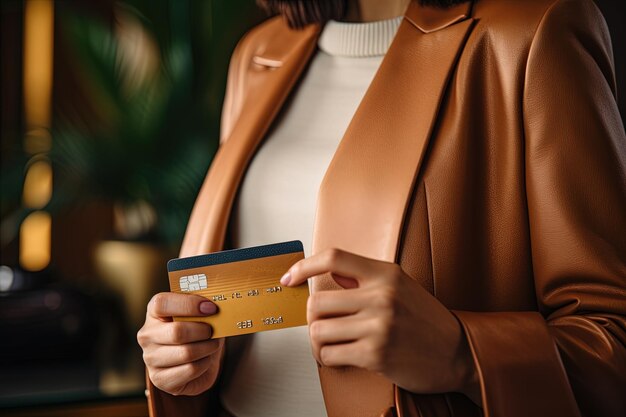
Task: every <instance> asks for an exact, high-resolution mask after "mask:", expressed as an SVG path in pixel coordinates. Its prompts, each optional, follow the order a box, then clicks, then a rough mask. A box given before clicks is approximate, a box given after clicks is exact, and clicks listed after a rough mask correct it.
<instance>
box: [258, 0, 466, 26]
mask: <svg viewBox="0 0 626 417" xmlns="http://www.w3.org/2000/svg"><path fill="white" fill-rule="evenodd" d="M466 1H468V0H419V2H420V3H421V4H424V5H429V6H435V7H444V8H445V7H449V6H452V5H455V4H459V3H464V2H466ZM257 3H258V4H259V5H260V6H261V7H262V8H263V9H265V10H266V11H267V12H268V13H272V14H281V15H283V17H284V18H285V19H287V23H288V24H289V26H291V27H292V28H301V27H303V26H306V25H308V24H309V23H325V22H327V21H328V20H331V19H333V20H339V19H341V18H342V17H343V16H344V14H345V13H346V8H347V3H348V0H257Z"/></svg>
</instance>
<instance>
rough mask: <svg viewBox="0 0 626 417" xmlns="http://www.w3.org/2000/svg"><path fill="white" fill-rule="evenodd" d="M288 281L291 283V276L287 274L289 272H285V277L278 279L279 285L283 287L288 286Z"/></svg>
mask: <svg viewBox="0 0 626 417" xmlns="http://www.w3.org/2000/svg"><path fill="white" fill-rule="evenodd" d="M290 281H291V274H290V273H289V271H287V272H286V273H285V275H283V276H282V277H281V278H280V283H281V284H283V285H289V282H290Z"/></svg>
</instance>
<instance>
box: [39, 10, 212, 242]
mask: <svg viewBox="0 0 626 417" xmlns="http://www.w3.org/2000/svg"><path fill="white" fill-rule="evenodd" d="M136 3H137V4H138V5H139V6H143V7H144V10H147V11H153V12H154V10H155V9H157V7H155V5H152V6H150V5H149V4H146V3H142V2H136ZM159 3H160V4H159V6H161V8H162V9H163V6H164V5H165V6H168V7H165V13H162V14H160V15H159V14H156V15H154V16H153V18H152V19H150V18H148V17H146V15H145V14H144V13H142V12H140V11H139V9H138V8H136V7H132V6H130V5H129V4H127V3H125V4H119V5H118V7H117V11H116V22H115V24H114V25H113V26H112V27H111V26H110V25H105V24H104V23H103V22H100V21H98V20H96V19H94V18H88V17H86V16H76V15H65V16H63V29H64V30H63V32H64V35H65V38H66V39H67V41H68V44H69V45H70V47H71V52H72V55H73V56H74V57H75V64H76V66H77V67H78V71H77V73H78V74H80V84H81V85H82V86H84V90H85V92H86V95H87V97H88V100H89V101H90V103H91V104H92V105H93V107H94V108H95V110H96V118H95V119H93V120H91V121H89V122H84V123H81V121H80V119H79V118H77V117H76V116H75V115H69V116H68V115H59V120H58V121H57V123H56V129H55V130H54V132H53V149H52V152H51V154H50V157H51V159H52V161H53V165H54V169H55V194H54V199H53V204H52V207H53V209H58V208H59V207H64V206H65V205H66V204H75V203H76V201H77V200H81V201H85V200H89V199H104V200H107V201H112V202H114V203H115V206H116V207H117V208H118V210H117V211H116V213H117V214H118V215H121V216H122V217H124V216H126V217H129V218H130V221H126V224H125V227H123V228H122V229H123V230H121V231H118V235H121V236H118V237H123V238H134V239H136V238H140V239H146V238H148V239H151V240H156V241H158V242H161V243H165V244H170V245H176V244H177V243H178V242H179V241H180V239H181V238H182V233H183V231H184V227H185V225H186V222H187V218H188V215H189V212H190V210H191V207H192V204H193V201H194V199H195V196H196V194H197V191H198V188H199V186H200V184H201V181H202V178H203V177H204V174H205V172H206V169H207V167H208V165H209V163H210V161H211V158H212V155H213V153H214V151H215V149H216V145H217V116H216V112H215V106H210V105H207V102H206V94H207V90H208V88H207V87H210V86H213V90H214V91H215V90H217V91H221V88H219V87H218V88H215V87H214V85H215V83H213V84H210V83H209V84H207V83H204V89H199V88H198V82H197V80H198V79H199V78H200V77H198V75H197V74H196V73H195V71H197V70H198V64H197V61H198V60H199V59H198V54H197V53H196V54H195V56H194V51H193V50H192V47H193V46H194V45H193V43H192V33H193V32H192V28H193V27H194V25H193V24H192V18H193V19H196V26H204V27H205V28H207V29H210V25H206V24H202V20H201V21H200V22H198V21H197V19H203V21H204V22H205V23H206V22H207V21H209V22H210V19H211V18H212V17H211V14H210V13H208V11H207V10H205V12H206V13H205V15H204V16H202V15H201V14H200V15H197V16H195V17H194V16H191V13H192V10H191V9H192V7H191V4H190V3H189V2H187V1H178V2H159ZM207 3H210V2H207ZM208 5H209V6H210V4H208ZM195 6H196V9H197V8H198V5H197V4H196V5H195ZM200 7H202V5H200ZM204 7H207V5H206V4H205V5H204ZM196 11H197V10H196ZM200 11H202V10H200ZM153 14H154V13H153ZM207 26H208V27H207ZM198 38H200V40H204V44H203V45H198V44H197V41H196V45H195V47H196V48H197V49H200V50H202V49H203V48H204V50H205V53H206V52H211V40H210V38H208V37H207V36H206V35H205V36H204V38H201V37H196V39H198ZM194 58H195V59H194ZM218 84H219V82H218ZM219 94H221V92H220V93H219ZM213 96H215V94H213ZM76 113H79V112H78V111H77V112H76ZM77 120H78V121H77ZM133 219H134V221H133Z"/></svg>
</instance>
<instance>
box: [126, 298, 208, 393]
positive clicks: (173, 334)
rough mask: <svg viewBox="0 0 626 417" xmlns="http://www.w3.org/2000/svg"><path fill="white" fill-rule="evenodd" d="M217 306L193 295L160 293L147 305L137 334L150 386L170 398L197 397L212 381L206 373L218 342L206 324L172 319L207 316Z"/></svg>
mask: <svg viewBox="0 0 626 417" xmlns="http://www.w3.org/2000/svg"><path fill="white" fill-rule="evenodd" d="M216 312H217V306H216V305H215V304H214V303H212V302H210V301H208V300H207V299H206V298H204V297H200V296H198V295H193V294H176V293H170V292H163V293H159V294H156V295H155V296H154V297H152V300H150V302H149V303H148V311H147V313H146V322H145V323H144V325H143V327H142V328H141V329H140V330H139V332H138V333H137V341H138V342H139V345H140V346H141V348H142V349H143V360H144V362H145V363H146V367H147V368H148V375H149V376H150V380H151V381H152V383H153V384H154V385H155V386H156V387H157V388H159V389H160V390H162V391H165V392H167V393H169V394H173V395H198V394H201V393H203V392H204V391H206V390H207V389H209V388H210V387H211V386H210V384H211V383H212V381H210V380H209V375H208V374H207V371H208V369H209V366H210V359H211V358H210V356H211V355H212V354H213V353H215V352H216V351H217V349H218V348H219V340H216V339H210V337H211V326H209V325H208V324H206V323H196V322H177V321H173V320H172V317H175V316H210V315H212V314H215V313H216Z"/></svg>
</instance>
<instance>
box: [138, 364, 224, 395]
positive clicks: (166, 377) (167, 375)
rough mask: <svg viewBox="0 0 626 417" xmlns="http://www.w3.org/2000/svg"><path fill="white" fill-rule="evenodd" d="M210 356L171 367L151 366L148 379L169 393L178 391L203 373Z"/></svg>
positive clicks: (207, 367)
mask: <svg viewBox="0 0 626 417" xmlns="http://www.w3.org/2000/svg"><path fill="white" fill-rule="evenodd" d="M211 360H212V357H211V356H209V357H206V358H203V359H200V360H197V361H194V362H189V363H185V364H182V365H178V366H174V367H171V368H153V369H152V372H151V373H150V379H151V380H152V382H154V385H156V386H157V387H159V388H160V389H161V390H163V391H166V392H169V393H173V394H175V393H178V392H180V390H181V389H183V388H184V387H185V386H186V384H187V383H188V382H189V381H192V380H194V379H196V378H198V377H200V376H201V375H202V374H204V373H205V372H206V371H207V370H208V369H209V367H210V366H211Z"/></svg>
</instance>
